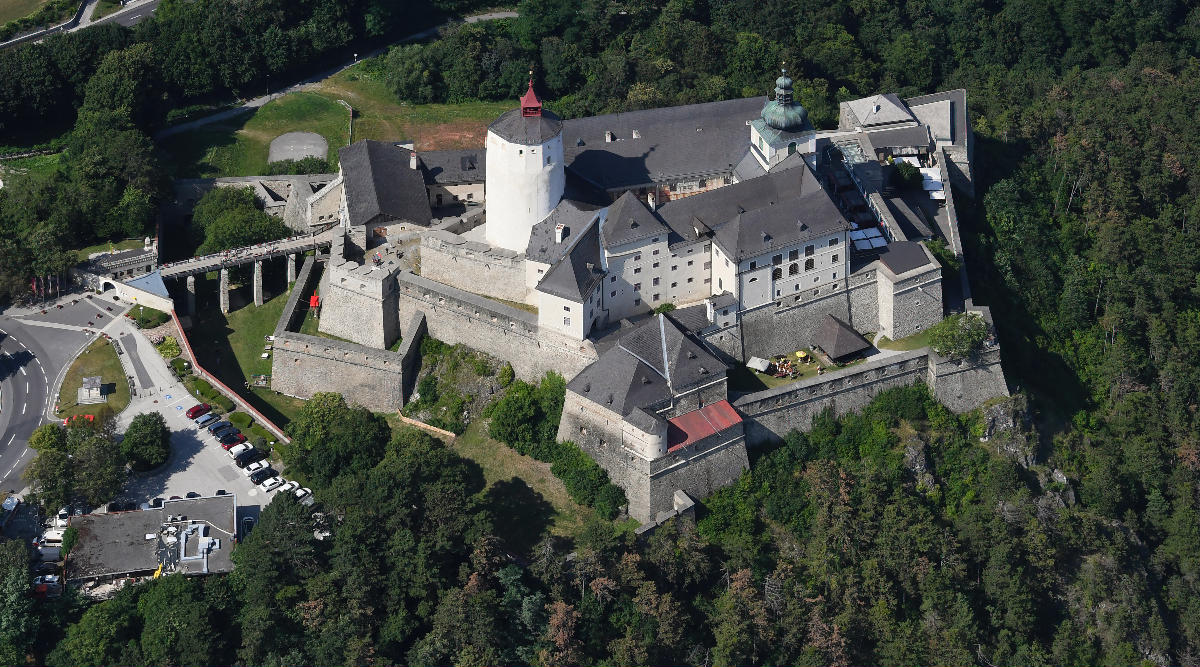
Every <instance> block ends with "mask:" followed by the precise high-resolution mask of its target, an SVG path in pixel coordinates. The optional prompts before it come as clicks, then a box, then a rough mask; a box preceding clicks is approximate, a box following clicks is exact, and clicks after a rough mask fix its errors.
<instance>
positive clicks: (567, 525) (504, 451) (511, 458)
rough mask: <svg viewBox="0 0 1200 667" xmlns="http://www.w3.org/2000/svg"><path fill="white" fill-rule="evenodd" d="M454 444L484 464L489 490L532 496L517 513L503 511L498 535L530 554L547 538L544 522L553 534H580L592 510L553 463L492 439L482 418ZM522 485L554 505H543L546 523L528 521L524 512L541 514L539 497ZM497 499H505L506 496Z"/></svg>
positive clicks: (460, 451) (463, 453)
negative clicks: (573, 497) (578, 499)
mask: <svg viewBox="0 0 1200 667" xmlns="http://www.w3.org/2000/svg"><path fill="white" fill-rule="evenodd" d="M450 446H451V448H452V449H453V450H454V451H455V452H457V453H458V454H459V456H462V457H464V458H468V459H471V460H472V461H474V462H476V463H478V464H479V467H480V468H482V469H483V476H484V479H485V480H487V483H488V492H489V493H490V494H492V495H493V496H495V495H498V494H501V493H503V494H504V495H505V496H506V497H507V498H509V499H512V498H513V497H515V496H520V495H522V494H523V495H527V496H529V497H528V498H525V499H524V501H523V502H522V503H520V506H519V507H517V508H515V509H516V510H517V511H518V513H516V514H515V515H513V516H499V515H500V514H502V513H497V514H498V516H497V534H499V535H504V537H505V539H506V540H507V541H508V542H510V543H511V544H513V545H514V546H516V547H517V548H518V549H520V550H522V551H525V552H528V550H529V548H531V547H532V546H533V545H534V544H536V543H537V541H538V540H539V539H541V537H542V535H541V531H540V530H537V528H538V527H539V526H541V525H544V526H545V527H546V529H547V530H548V531H549V532H550V533H551V534H552V535H564V536H573V535H576V534H578V532H579V530H580V529H581V528H582V527H583V522H584V519H585V518H586V517H587V515H588V514H590V513H591V512H592V510H590V509H589V508H587V507H584V506H582V505H579V504H578V503H576V502H575V501H573V500H571V496H570V495H568V494H567V489H566V487H565V486H563V483H562V482H561V481H560V480H559V479H558V478H557V477H555V476H554V475H553V474H552V473H551V472H550V464H549V463H542V462H541V461H538V460H537V459H535V458H532V457H529V456H524V455H522V454H518V453H517V452H516V451H515V450H513V449H512V448H511V447H509V446H507V445H505V444H504V443H502V442H497V441H495V440H493V439H491V438H490V437H488V434H487V427H486V426H485V425H484V423H483V422H482V421H476V422H473V423H472V424H471V425H470V426H468V427H467V430H466V432H465V433H463V434H462V435H460V436H458V437H457V438H455V439H454V442H452V443H450ZM521 483H523V484H524V485H525V486H527V487H528V489H529V490H532V492H533V493H534V494H537V496H540V497H541V502H545V503H549V508H542V510H544V512H543V513H544V514H546V515H548V516H542V517H541V519H543V521H540V522H539V521H537V520H526V517H522V516H521V513H523V512H526V511H531V512H535V513H537V512H539V510H538V509H537V507H536V506H537V505H538V504H539V500H538V499H537V498H536V497H533V494H531V493H529V491H528V490H526V489H522V488H521ZM497 485H500V486H499V488H497ZM497 500H498V502H500V503H501V504H504V503H505V500H504V499H502V498H498V499H497Z"/></svg>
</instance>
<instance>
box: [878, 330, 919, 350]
mask: <svg viewBox="0 0 1200 667" xmlns="http://www.w3.org/2000/svg"><path fill="white" fill-rule="evenodd" d="M878 347H879V349H881V350H903V351H907V350H919V349H921V348H923V347H929V329H926V330H924V331H922V332H919V333H915V334H913V335H911V336H909V337H908V338H901V339H900V340H891V339H890V338H888V337H887V336H883V337H882V338H880V339H879V345H878Z"/></svg>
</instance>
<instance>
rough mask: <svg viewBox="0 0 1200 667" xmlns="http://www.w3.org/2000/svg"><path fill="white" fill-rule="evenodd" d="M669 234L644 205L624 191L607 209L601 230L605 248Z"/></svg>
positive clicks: (627, 191)
mask: <svg viewBox="0 0 1200 667" xmlns="http://www.w3.org/2000/svg"><path fill="white" fill-rule="evenodd" d="M669 232H670V230H669V229H667V226H666V225H664V224H663V223H662V222H660V221H659V219H658V218H657V217H655V215H654V214H653V213H651V212H650V209H649V208H647V207H646V204H645V203H643V202H642V200H641V199H640V198H638V197H637V196H635V195H634V194H633V193H632V192H631V191H629V190H626V191H625V193H624V194H622V195H621V196H620V197H618V198H617V201H615V202H613V205H612V206H610V207H609V209H608V217H607V219H606V220H605V221H604V226H603V228H602V229H601V234H602V235H603V237H604V247H605V248H612V247H614V246H619V245H624V244H626V243H633V242H634V241H640V240H642V239H645V238H650V237H653V236H663V237H665V236H666V235H667V234H668V233H669Z"/></svg>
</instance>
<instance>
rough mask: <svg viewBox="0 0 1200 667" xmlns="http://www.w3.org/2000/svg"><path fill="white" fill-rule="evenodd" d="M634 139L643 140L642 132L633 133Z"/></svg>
mask: <svg viewBox="0 0 1200 667" xmlns="http://www.w3.org/2000/svg"><path fill="white" fill-rule="evenodd" d="M633 138H634V139H641V138H642V133H641V132H638V131H637V130H634V131H633Z"/></svg>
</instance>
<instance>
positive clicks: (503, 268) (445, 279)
mask: <svg viewBox="0 0 1200 667" xmlns="http://www.w3.org/2000/svg"><path fill="white" fill-rule="evenodd" d="M421 275H422V276H424V277H426V278H429V279H430V280H436V281H437V282H439V283H443V284H445V285H451V286H454V287H459V288H462V289H470V291H472V292H474V293H476V294H482V295H483V296H487V297H491V298H493V299H505V300H507V301H516V302H518V303H523V302H524V301H525V297H526V294H527V292H528V291H529V289H528V288H527V287H526V286H525V255H524V254H521V253H516V252H513V251H511V250H505V249H504V248H493V247H492V246H489V245H486V244H484V243H478V242H475V241H468V240H466V239H464V238H463V237H461V236H459V235H457V234H451V233H450V232H447V231H437V230H435V231H431V232H426V233H425V234H423V235H422V236H421Z"/></svg>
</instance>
